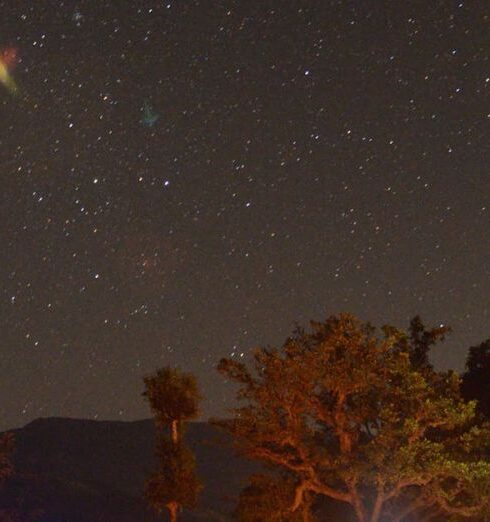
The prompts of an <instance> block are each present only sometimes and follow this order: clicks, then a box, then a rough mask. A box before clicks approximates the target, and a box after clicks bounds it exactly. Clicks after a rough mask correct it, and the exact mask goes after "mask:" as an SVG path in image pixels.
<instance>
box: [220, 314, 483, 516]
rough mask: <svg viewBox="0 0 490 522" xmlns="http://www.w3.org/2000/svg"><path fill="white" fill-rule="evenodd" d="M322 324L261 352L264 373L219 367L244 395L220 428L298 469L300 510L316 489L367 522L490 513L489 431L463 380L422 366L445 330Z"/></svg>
mask: <svg viewBox="0 0 490 522" xmlns="http://www.w3.org/2000/svg"><path fill="white" fill-rule="evenodd" d="M311 326H312V328H311V331H308V332H307V331H305V330H303V329H301V328H299V329H297V331H296V332H295V333H294V335H293V336H292V337H290V338H289V339H287V340H286V342H285V343H284V345H283V346H282V347H281V348H258V349H257V350H256V351H255V353H254V367H253V369H249V368H247V366H246V365H245V364H244V363H243V362H238V361H236V360H233V359H223V360H222V361H221V362H220V364H219V370H220V371H221V372H222V373H223V374H224V375H225V376H227V377H228V378H229V379H231V380H233V381H235V382H236V383H238V384H239V391H238V397H239V399H241V400H242V401H243V405H242V406H241V407H239V408H237V409H235V416H234V418H233V419H232V420H230V421H224V422H222V423H221V424H222V426H224V427H225V428H226V429H227V430H228V431H230V432H231V433H232V434H233V435H234V437H235V440H236V445H237V447H238V448H239V450H240V451H242V452H243V453H244V454H245V455H247V456H248V457H250V458H255V459H260V460H262V461H264V462H266V463H268V464H269V465H272V466H273V467H276V468H277V469H279V470H286V471H287V472H288V473H289V474H292V476H293V477H294V495H292V498H291V503H290V510H291V511H292V512H295V511H296V510H297V509H299V508H300V506H302V504H303V502H304V499H305V495H309V494H315V495H320V496H325V497H329V498H331V499H334V500H336V501H339V502H343V503H346V504H348V505H350V506H351V508H352V510H353V512H354V513H355V516H356V517H357V520H358V521H361V522H366V521H370V522H378V521H381V520H386V521H388V520H389V521H402V520H403V521H406V520H410V517H411V516H413V515H414V514H415V513H423V514H424V516H425V517H427V516H435V515H437V514H444V516H445V517H446V519H449V517H451V516H454V517H463V518H464V517H471V516H478V515H480V514H481V513H483V512H484V510H485V509H487V508H488V502H489V499H490V463H489V462H488V461H487V460H485V459H484V458H483V457H482V453H481V451H480V448H481V443H482V440H484V436H485V433H487V432H485V429H484V428H483V427H480V426H477V425H474V417H475V403H473V402H465V401H463V400H462V399H461V397H460V392H459V387H460V382H459V377H458V376H457V375H456V374H455V373H453V372H446V373H436V372H434V371H433V370H432V369H431V367H430V365H428V364H422V363H423V360H424V357H426V356H427V351H426V349H425V347H426V346H429V347H430V346H431V345H432V344H433V342H435V341H436V340H437V339H438V338H440V337H442V336H443V334H444V333H445V330H444V331H441V330H436V329H433V330H430V331H429V332H432V333H431V335H429V336H427V335H424V332H426V330H425V328H424V327H423V325H421V323H419V324H417V325H416V326H417V328H416V329H412V331H411V332H409V334H406V333H404V332H402V331H400V330H398V329H396V328H393V327H384V328H383V329H382V330H381V331H378V330H376V329H375V328H374V327H372V326H371V325H370V324H367V323H362V322H361V321H360V320H358V319H356V318H355V317H353V316H352V315H348V314H342V315H339V316H332V317H330V318H328V319H327V320H326V321H325V322H322V323H312V325H311Z"/></svg>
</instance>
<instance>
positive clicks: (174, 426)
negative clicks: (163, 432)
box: [170, 420, 180, 446]
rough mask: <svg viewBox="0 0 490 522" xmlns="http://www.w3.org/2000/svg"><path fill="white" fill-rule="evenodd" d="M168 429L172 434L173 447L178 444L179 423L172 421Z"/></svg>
mask: <svg viewBox="0 0 490 522" xmlns="http://www.w3.org/2000/svg"><path fill="white" fill-rule="evenodd" d="M170 429H171V433H172V444H174V445H175V446H176V445H177V444H178V443H179V435H180V434H179V421H177V420H173V421H172V422H171V424H170Z"/></svg>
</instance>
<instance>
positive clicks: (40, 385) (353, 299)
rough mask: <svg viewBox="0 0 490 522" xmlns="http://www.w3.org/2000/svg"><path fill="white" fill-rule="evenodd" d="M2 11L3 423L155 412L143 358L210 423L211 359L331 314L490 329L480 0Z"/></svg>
mask: <svg viewBox="0 0 490 522" xmlns="http://www.w3.org/2000/svg"><path fill="white" fill-rule="evenodd" d="M0 12H1V13H2V17H1V21H0V48H1V49H3V50H4V51H5V52H7V54H8V55H10V56H11V55H12V54H13V53H12V50H14V51H15V52H16V53H17V56H18V63H17V65H16V66H15V67H13V66H12V65H10V66H9V71H10V74H11V75H12V77H13V78H14V80H15V82H16V83H17V85H18V94H17V96H14V95H13V94H12V93H11V92H9V91H8V89H7V88H5V86H4V85H1V84H0V89H1V90H0V111H1V112H0V116H1V117H0V124H1V127H0V166H1V169H0V176H1V186H2V191H1V196H0V281H1V293H0V322H1V327H0V334H1V337H0V339H1V341H0V342H1V345H0V350H1V352H0V354H1V358H0V397H1V402H0V423H1V426H0V427H1V428H8V427H14V426H19V425H22V424H25V423H27V422H28V421H30V420H32V419H33V418H36V417H39V416H55V415H56V416H74V417H88V418H99V419H106V418H118V419H134V418H140V417H145V416H149V412H148V409H147V406H146V405H145V404H144V403H143V401H142V400H141V398H140V394H141V391H142V376H143V375H145V374H147V373H149V372H152V371H154V370H155V369H156V368H158V367H159V366H163V365H179V366H180V367H182V368H183V369H185V370H187V371H191V372H194V373H195V374H196V375H197V377H198V379H199V381H200V383H201V387H202V390H203V393H204V395H205V396H206V401H205V404H204V415H205V416H207V415H209V414H214V415H217V414H221V413H222V412H223V411H224V408H226V407H228V406H229V405H230V403H231V397H232V392H231V390H230V389H229V388H228V387H227V386H225V385H224V384H223V382H222V381H221V378H220V377H219V375H218V374H217V373H216V371H215V369H214V366H215V364H216V362H217V361H218V360H219V358H220V357H222V356H226V355H231V356H234V357H238V358H240V357H243V358H244V359H246V358H247V353H249V351H250V349H251V348H252V347H254V346H256V345H257V344H266V343H274V344H277V343H281V342H282V341H283V340H284V338H285V337H286V336H287V334H288V333H289V332H290V331H291V330H292V329H293V327H294V322H295V321H298V322H299V323H302V324H305V323H306V322H307V321H308V320H309V319H316V320H321V319H324V318H325V317H326V316H327V315H330V314H331V313H337V312H340V311H351V312H353V313H355V314H358V315H359V316H360V317H361V318H362V319H369V320H372V321H374V322H375V323H376V324H382V323H392V324H396V325H398V326H403V327H406V326H407V325H408V321H409V318H410V317H412V316H413V315H415V314H417V313H419V314H421V315H422V317H423V319H424V320H425V321H426V323H428V324H429V325H438V324H440V323H444V324H449V325H451V326H452V328H453V330H454V333H453V334H452V336H451V337H450V339H449V340H448V342H446V343H445V345H444V347H443V348H444V349H441V350H438V351H436V353H435V356H434V359H435V362H436V363H437V364H438V365H439V367H441V368H447V367H454V368H457V369H461V368H462V367H463V364H464V358H465V354H466V350H467V348H468V347H469V346H470V345H472V344H476V343H478V342H480V341H482V340H484V339H486V338H488V337H490V323H489V319H488V316H489V313H490V301H489V296H490V278H489V264H488V259H489V256H490V245H489V232H490V201H489V197H490V180H489V175H490V173H489V164H490V141H489V138H490V130H489V125H490V60H489V58H490V54H489V53H490V51H489V50H490V16H489V15H490V6H489V3H488V1H487V0H481V1H478V0H474V1H471V2H470V1H460V2H458V1H456V2H453V1H440V0H432V1H426V0H424V1H410V2H406V1H401V0H400V1H395V0H393V1H384V2H383V1H380V0H351V1H347V0H346V1H340V2H334V1H327V0H318V1H292V0H291V1H286V0H283V1H278V0H276V1H268V0H242V1H224V0H221V1H220V0H207V1H205V0H202V1H196V0H191V1H185V0H168V1H164V2H156V1H153V2H146V1H115V0H114V1H113V2H109V1H107V0H92V1H80V2H76V1H65V2H59V1H56V2H54V1H44V0H43V1H37V0H36V1H33V0H28V1H22V0H19V1H15V2H14V1H13V0H9V1H0ZM9 50H10V51H9ZM242 354H243V355H242Z"/></svg>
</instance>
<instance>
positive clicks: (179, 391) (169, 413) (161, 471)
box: [143, 368, 201, 522]
mask: <svg viewBox="0 0 490 522" xmlns="http://www.w3.org/2000/svg"><path fill="white" fill-rule="evenodd" d="M144 383H145V391H144V393H143V396H144V397H145V398H146V399H147V400H148V402H149V404H150V408H151V410H152V412H153V415H154V417H155V424H156V428H157V445H156V456H157V460H158V469H157V470H156V472H155V473H153V475H152V476H151V477H150V478H149V480H148V481H147V483H146V491H145V495H146V498H147V500H148V502H149V503H150V504H151V505H152V506H153V507H154V508H155V509H156V510H157V511H158V512H163V511H164V510H165V509H166V510H167V511H168V514H169V518H170V520H171V522H175V521H176V520H177V515H178V512H179V509H180V508H181V507H184V506H185V507H193V506H194V505H195V503H196V501H197V495H198V493H199V491H200V489H201V484H200V482H199V480H198V478H197V476H196V472H195V467H196V464H195V459H194V455H193V454H192V452H191V451H190V450H189V449H188V448H187V447H186V446H185V445H184V442H183V430H184V424H185V422H186V421H188V420H190V419H193V418H195V417H197V415H198V413H199V408H198V406H199V400H200V396H199V391H198V388H197V382H196V379H195V378H194V376H193V375H191V374H188V373H183V372H181V371H179V370H178V369H175V368H162V369H160V370H158V371H157V372H156V373H155V374H154V375H149V376H147V377H145V378H144Z"/></svg>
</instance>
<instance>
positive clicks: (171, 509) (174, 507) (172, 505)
mask: <svg viewBox="0 0 490 522" xmlns="http://www.w3.org/2000/svg"><path fill="white" fill-rule="evenodd" d="M167 509H168V516H169V520H170V522H177V511H178V509H179V505H178V504H177V502H169V503H168V504H167Z"/></svg>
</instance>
